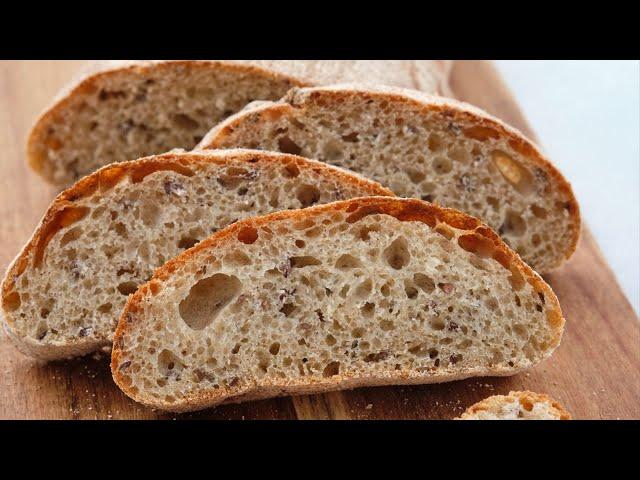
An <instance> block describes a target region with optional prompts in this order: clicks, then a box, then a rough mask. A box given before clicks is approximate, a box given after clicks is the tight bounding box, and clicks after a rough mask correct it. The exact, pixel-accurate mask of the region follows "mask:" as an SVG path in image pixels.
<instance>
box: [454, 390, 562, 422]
mask: <svg viewBox="0 0 640 480" xmlns="http://www.w3.org/2000/svg"><path fill="white" fill-rule="evenodd" d="M457 420H571V415H570V414H569V412H567V411H566V410H565V408H564V407H563V406H562V405H560V404H559V403H558V402H556V401H555V400H553V399H551V398H549V397H548V396H547V395H542V394H539V393H534V392H527V391H525V392H509V395H494V396H492V397H489V398H485V399H484V400H482V401H481V402H478V403H476V404H475V405H472V406H471V407H469V408H468V409H467V410H466V411H465V412H464V413H463V414H462V415H460V417H459V418H458V419H457Z"/></svg>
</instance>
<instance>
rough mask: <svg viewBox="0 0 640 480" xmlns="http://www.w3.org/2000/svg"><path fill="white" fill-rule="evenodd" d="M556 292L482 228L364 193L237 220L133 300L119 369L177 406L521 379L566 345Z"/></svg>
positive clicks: (114, 365)
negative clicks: (367, 388) (368, 388)
mask: <svg viewBox="0 0 640 480" xmlns="http://www.w3.org/2000/svg"><path fill="white" fill-rule="evenodd" d="M563 325H564V319H563V317H562V313H561V310H560V306H559V304H558V300H557V298H556V296H555V295H554V293H553V292H552V290H551V289H550V288H549V286H548V285H547V284H546V283H545V282H544V281H543V280H542V279H541V278H540V277H539V276H538V275H537V274H536V273H535V272H533V270H531V268H529V267H528V266H527V265H526V264H525V263H524V262H523V261H522V260H521V259H520V257H519V256H518V255H517V254H515V253H514V252H513V251H512V250H510V249H509V248H508V247H507V246H506V245H505V244H504V242H502V240H500V237H498V236H497V235H496V234H495V233H494V232H493V231H492V230H491V229H489V228H488V227H487V226H485V225H483V224H482V223H481V222H479V221H478V220H477V219H475V218H473V217H470V216H468V215H465V214H463V213H460V212H458V211H455V210H451V209H445V208H441V207H438V206H436V205H433V204H430V203H428V202H423V201H420V200H414V199H398V198H393V197H368V198H359V199H352V200H346V201H341V202H335V203H330V204H327V205H320V206H315V207H310V208H306V209H302V210H291V211H284V212H276V213H273V214H270V215H267V216H263V217H256V218H249V219H246V220H242V221H239V222H237V223H235V224H233V225H231V226H230V227H228V228H226V229H224V230H222V231H220V232H217V233H216V234H214V235H213V236H211V237H209V238H208V239H206V240H203V241H202V242H200V243H199V244H198V245H197V246H195V247H194V248H192V249H190V250H188V251H186V252H184V253H182V254H181V255H179V256H178V257H176V258H174V259H173V260H171V261H169V262H167V263H166V264H165V265H164V266H162V267H161V268H159V269H158V270H156V272H155V274H154V277H153V278H152V280H151V281H149V282H148V283H146V284H144V285H143V286H141V287H140V288H139V289H138V291H137V292H136V293H135V294H134V295H133V296H131V297H129V300H128V301H127V304H126V306H125V309H124V311H123V313H122V316H121V317H120V320H119V322H118V327H117V329H116V334H115V339H114V344H113V351H112V358H111V369H112V373H113V377H114V379H115V381H116V383H117V384H118V386H119V387H120V388H121V389H122V390H123V391H124V392H125V393H126V394H127V395H129V396H130V397H131V398H133V399H134V400H136V401H138V402H141V403H143V404H146V405H148V406H152V407H157V408H160V409H167V410H171V411H188V410H196V409H202V408H206V407H210V406H214V405H217V404H220V403H223V402H240V401H244V400H250V399H257V398H265V397H271V396H277V395H285V394H301V393H316V392H324V391H329V390H337V389H344V388H354V387H358V386H375V385H388V384H420V383H435V382H445V381H450V380H457V379H462V378H466V377H473V376H483V375H512V374H515V373H517V372H520V371H522V370H524V369H527V368H529V367H531V366H532V365H535V364H537V363H538V362H540V361H541V360H542V359H544V358H545V357H548V356H549V355H550V354H551V353H552V352H553V350H554V349H555V348H556V347H557V346H558V344H559V342H560V339H561V336H562V331H563Z"/></svg>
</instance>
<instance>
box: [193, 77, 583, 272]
mask: <svg viewBox="0 0 640 480" xmlns="http://www.w3.org/2000/svg"><path fill="white" fill-rule="evenodd" d="M240 146H242V147H249V148H259V149H265V150H274V151H282V152H288V153H296V154H300V155H303V156H305V157H309V158H315V159H317V160H322V161H324V162H327V163H330V164H333V165H339V166H343V167H346V168H349V169H351V170H353V171H356V172H359V173H362V174H363V175H365V176H367V177H369V178H372V179H374V180H376V181H378V182H380V183H382V184H383V185H385V186H387V187H389V188H391V189H392V190H393V191H394V192H395V193H396V194H397V195H400V196H407V197H414V198H421V199H423V200H427V201H430V202H436V203H439V204H441V205H444V206H448V207H452V208H456V209H459V210H462V211H464V212H467V213H470V214H471V215H474V216H476V217H478V218H481V219H483V220H484V221H485V222H487V223H488V224H489V225H490V226H491V227H492V228H493V229H494V230H496V231H497V232H498V233H499V234H500V235H501V236H502V238H503V239H504V240H505V241H506V242H507V243H508V244H509V245H510V246H511V247H512V248H513V249H514V250H516V251H517V252H518V253H519V254H520V256H522V258H523V259H524V260H525V261H527V262H528V263H529V265H531V266H532V267H533V268H534V269H536V270H537V271H539V272H541V273H544V272H548V271H549V270H551V269H553V268H555V267H557V266H559V265H560V264H562V263H563V261H564V260H566V259H567V258H569V257H570V256H571V254H572V253H573V252H574V250H575V248H576V244H577V241H578V236H579V233H580V215H579V209H578V204H577V202H576V199H575V197H574V195H573V192H572V190H571V186H570V185H569V183H568V182H567V181H566V180H565V179H564V177H563V176H562V174H561V173H560V172H559V171H558V170H557V169H556V168H555V167H554V166H553V165H551V163H549V161H548V160H547V159H546V158H545V157H544V156H543V155H542V154H541V153H540V151H539V150H538V149H537V148H536V146H535V145H534V144H533V143H531V142H530V141H529V140H527V139H526V138H525V137H524V136H523V135H522V134H520V133H519V132H517V131H516V130H514V129H513V128H510V127H508V126H507V125H505V124H503V123H502V122H500V121H499V120H497V119H495V118H493V117H491V116H490V115H488V114H487V113H485V112H482V111H480V110H478V109H477V108H475V107H472V106H470V105H467V104H463V103H460V102H456V101H454V100H449V99H444V98H437V97H433V96H429V95H426V94H421V93H420V92H416V91H409V90H400V89H391V88H384V87H377V88H374V87H370V86H348V85H347V86H334V87H318V88H301V89H293V90H292V91H291V92H290V93H289V94H287V96H286V97H285V98H284V99H283V100H282V101H279V102H261V103H259V104H254V105H250V106H248V107H247V108H246V109H245V110H244V111H242V112H240V113H238V114H237V115H235V116H233V117H231V118H229V119H227V120H226V121H224V122H222V123H221V124H219V125H218V126H217V127H215V128H214V129H213V130H212V131H211V132H210V133H209V134H208V135H207V136H206V137H205V138H204V139H203V141H202V142H201V143H200V144H199V145H198V147H197V148H199V149H206V148H233V147H240Z"/></svg>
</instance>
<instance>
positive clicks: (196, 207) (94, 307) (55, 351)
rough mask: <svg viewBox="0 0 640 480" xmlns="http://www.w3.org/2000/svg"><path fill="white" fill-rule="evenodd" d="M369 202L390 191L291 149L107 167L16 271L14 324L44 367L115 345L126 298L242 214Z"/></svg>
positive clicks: (82, 187) (7, 320)
mask: <svg viewBox="0 0 640 480" xmlns="http://www.w3.org/2000/svg"><path fill="white" fill-rule="evenodd" d="M366 195H391V192H390V191H389V190H387V189H385V188H383V187H381V186H380V185H378V184H376V183H375V182H372V181H369V180H366V179H364V178H361V177H359V176H358V175H355V174H352V173H350V172H347V171H344V170H342V169H339V168H335V167H331V166H329V165H326V164H324V163H320V162H315V161H311V160H305V159H303V158H300V157H295V156H293V155H287V154H281V153H267V152H257V151H248V150H236V151H232V150H228V151H223V152H214V151H212V152H205V153H178V152H175V153H168V154H163V155H158V156H155V157H149V158H144V159H141V160H137V161H133V162H124V163H120V164H117V165H112V166H108V167H104V168H103V169H101V170H99V171H98V172H96V173H94V174H92V175H90V176H88V177H85V178H84V179H82V180H81V181H79V182H78V183H76V184H75V185H74V186H73V187H71V188H70V189H68V190H66V191H64V192H63V193H61V194H60V195H59V196H58V197H57V198H56V199H55V201H54V202H53V203H52V205H51V206H50V207H49V210H48V211H47V213H46V215H45V216H44V219H43V220H42V222H41V223H40V225H39V226H38V228H37V229H36V231H35V233H34V234H33V237H32V238H31V240H30V241H29V243H28V244H27V245H26V247H25V248H24V249H23V251H22V253H20V255H19V256H18V258H17V259H16V260H15V261H14V262H13V264H12V265H11V266H10V267H9V270H8V272H7V275H6V277H5V279H4V282H3V284H2V314H3V315H2V316H3V318H4V322H3V323H4V327H5V329H6V330H7V332H8V333H9V336H10V338H11V339H13V341H14V343H15V344H16V345H17V346H18V348H19V349H20V350H21V351H23V352H24V353H26V354H28V355H32V356H34V357H37V358H41V359H46V360H48V359H56V358H62V357H69V356H73V355H82V354H85V353H88V352H91V351H93V350H96V349H98V348H100V347H103V346H109V345H111V340H112V337H113V331H114V330H115V326H116V323H117V320H118V317H119V316H120V313H121V311H122V308H123V307H124V304H125V301H126V299H127V296H128V295H129V294H131V293H133V292H134V291H135V290H136V288H137V287H138V285H140V284H141V283H144V282H145V281H147V280H148V279H149V278H150V277H151V275H152V273H153V271H154V269H155V268H156V267H158V266H160V265H162V264H163V263H164V262H165V261H166V260H169V259H170V258H172V257H174V256H176V255H177V254H178V253H179V252H181V251H183V250H185V249H187V248H189V247H192V246H193V245H194V244H196V243H197V242H198V240H201V239H203V238H205V237H208V236H209V235H210V234H211V233H212V232H215V231H216V230H218V229H221V228H223V227H225V226H227V225H229V224H230V223H233V222H235V221H237V220H238V219H241V218H244V217H249V216H253V215H261V214H265V213H268V212H272V211H275V210H280V209H292V208H301V207H306V206H310V205H313V204H316V203H325V202H331V201H335V200H340V199H344V198H352V197H360V196H366ZM230 255H232V256H233V255H235V257H234V258H235V259H236V260H237V261H239V262H242V261H243V259H244V258H245V255H244V253H243V252H242V251H241V250H238V251H236V252H232V253H230ZM229 262H231V260H229Z"/></svg>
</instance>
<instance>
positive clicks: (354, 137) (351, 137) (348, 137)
mask: <svg viewBox="0 0 640 480" xmlns="http://www.w3.org/2000/svg"><path fill="white" fill-rule="evenodd" d="M341 138H342V140H343V141H345V142H349V143H356V142H357V141H358V132H351V133H349V134H348V135H343V136H342V137H341Z"/></svg>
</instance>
